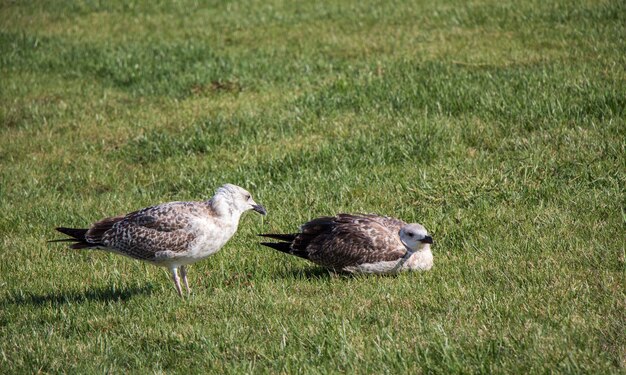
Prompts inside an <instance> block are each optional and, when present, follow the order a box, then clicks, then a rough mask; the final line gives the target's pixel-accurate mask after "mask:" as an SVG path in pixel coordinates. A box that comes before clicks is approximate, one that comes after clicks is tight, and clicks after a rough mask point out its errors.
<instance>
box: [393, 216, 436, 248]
mask: <svg viewBox="0 0 626 375" xmlns="http://www.w3.org/2000/svg"><path fill="white" fill-rule="evenodd" d="M398 234H399V235H400V241H402V243H403V244H404V246H406V248H407V249H409V250H410V251H412V252H415V251H420V250H425V249H430V245H431V244H432V243H433V238H432V237H431V236H429V235H428V232H427V231H426V228H424V227H423V226H422V225H421V224H416V223H414V224H407V225H405V226H403V227H402V229H400V232H399V233H398Z"/></svg>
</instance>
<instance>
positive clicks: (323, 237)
mask: <svg viewBox="0 0 626 375" xmlns="http://www.w3.org/2000/svg"><path fill="white" fill-rule="evenodd" d="M402 224H403V222H402V221H400V220H397V219H393V218H387V217H382V216H377V215H350V214H339V215H337V216H335V217H323V218H318V219H315V220H312V221H310V222H308V223H306V224H304V225H303V226H302V228H301V230H302V233H301V234H300V235H298V236H297V237H296V240H294V242H293V247H294V248H295V249H296V250H300V251H302V250H305V251H306V252H307V257H308V258H309V259H310V260H311V261H313V262H315V263H317V264H320V265H322V266H325V267H328V268H332V269H336V270H340V269H343V268H345V267H350V266H357V265H360V264H365V263H376V262H383V261H394V260H398V259H400V258H402V257H403V256H404V254H405V253H406V248H405V247H404V245H403V244H402V242H401V241H400V239H399V237H398V231H399V230H400V228H401V227H402Z"/></svg>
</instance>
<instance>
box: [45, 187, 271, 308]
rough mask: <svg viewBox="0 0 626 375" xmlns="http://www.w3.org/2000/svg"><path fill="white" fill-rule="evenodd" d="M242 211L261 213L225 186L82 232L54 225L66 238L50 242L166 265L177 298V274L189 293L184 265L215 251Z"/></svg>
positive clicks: (261, 209)
mask: <svg viewBox="0 0 626 375" xmlns="http://www.w3.org/2000/svg"><path fill="white" fill-rule="evenodd" d="M248 210H254V211H256V212H258V213H260V214H261V215H266V214H267V211H266V210H265V208H264V207H263V206H261V205H260V204H257V203H256V202H255V201H254V200H253V199H252V196H251V195H250V193H249V192H248V191H247V190H245V189H243V188H241V187H239V186H236V185H232V184H225V185H223V186H221V187H220V188H218V189H217V191H216V192H215V195H214V196H213V198H211V199H210V200H208V201H203V202H169V203H163V204H159V205H156V206H151V207H147V208H144V209H141V210H139V211H135V212H131V213H129V214H127V215H122V216H115V217H107V218H104V219H102V220H100V221H98V222H96V223H94V224H92V225H91V226H90V227H89V228H88V229H78V228H64V227H59V228H56V230H57V231H59V232H61V233H63V234H66V235H68V236H70V237H71V238H65V239H60V240H52V241H50V242H73V244H71V245H70V247H71V248H72V249H99V250H105V251H110V252H113V253H116V254H121V255H125V256H128V257H130V258H134V259H138V260H142V261H145V262H147V263H151V264H154V265H156V266H161V267H166V268H168V269H169V270H170V272H171V274H172V279H173V280H174V284H175V286H176V291H177V292H178V295H179V296H181V297H182V295H183V293H182V290H181V287H180V278H179V276H178V271H179V270H180V274H181V277H182V279H183V283H184V284H185V288H186V289H187V293H188V294H189V293H191V290H190V289H189V283H188V282H187V268H186V266H187V265H189V264H192V263H195V262H197V261H199V260H202V259H204V258H206V257H208V256H209V255H212V254H214V253H216V252H217V251H218V250H220V249H221V248H222V246H224V244H226V242H228V240H229V239H230V238H231V237H232V236H233V235H234V234H235V232H236V231H237V227H238V225H239V218H240V217H241V215H242V214H243V213H244V212H246V211H248Z"/></svg>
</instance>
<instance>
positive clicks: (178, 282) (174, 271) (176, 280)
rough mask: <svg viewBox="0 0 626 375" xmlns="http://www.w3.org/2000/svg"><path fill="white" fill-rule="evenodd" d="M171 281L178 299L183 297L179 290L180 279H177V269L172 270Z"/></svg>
mask: <svg viewBox="0 0 626 375" xmlns="http://www.w3.org/2000/svg"><path fill="white" fill-rule="evenodd" d="M170 271H172V280H174V285H176V291H177V292H178V295H179V296H180V297H182V296H183V291H182V290H181V288H180V278H179V277H178V268H172V269H171V270H170Z"/></svg>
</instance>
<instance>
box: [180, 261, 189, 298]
mask: <svg viewBox="0 0 626 375" xmlns="http://www.w3.org/2000/svg"><path fill="white" fill-rule="evenodd" d="M180 276H181V277H182V278H183V283H184V284H185V288H187V294H191V289H189V283H188V282H187V267H185V266H180Z"/></svg>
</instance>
